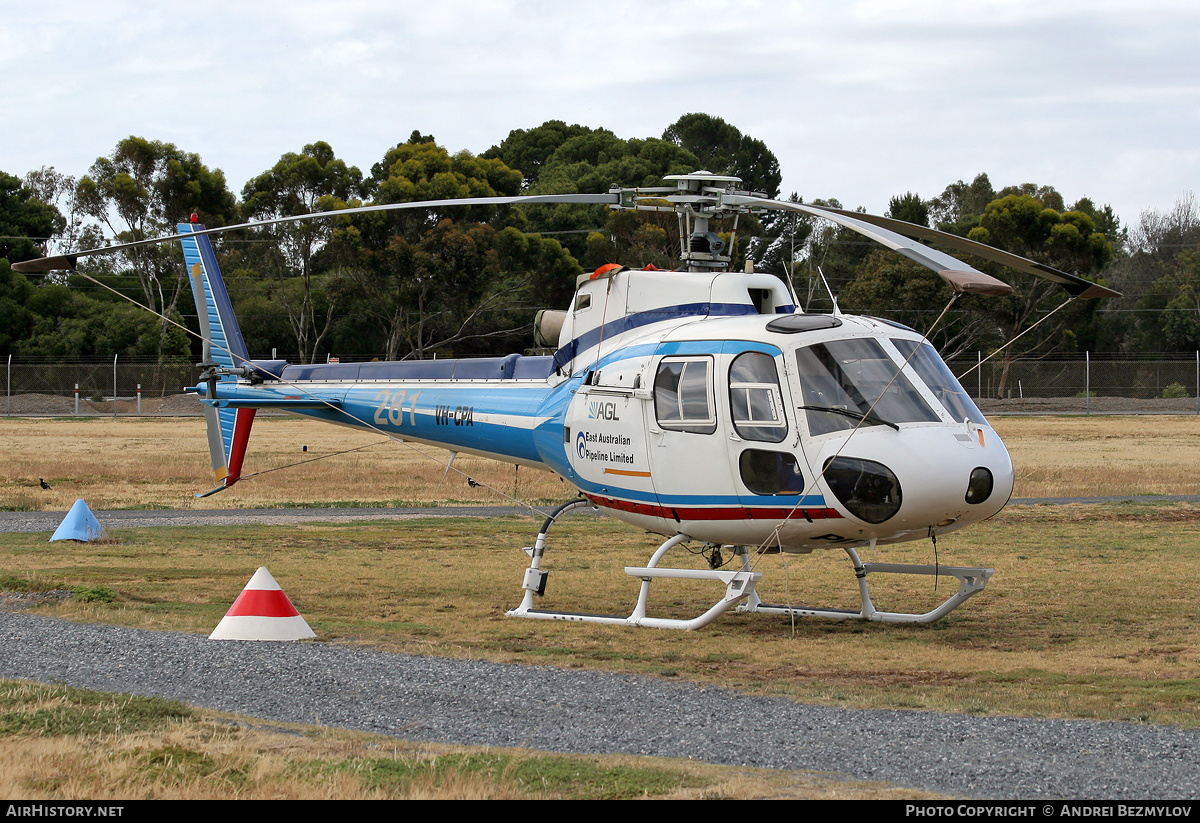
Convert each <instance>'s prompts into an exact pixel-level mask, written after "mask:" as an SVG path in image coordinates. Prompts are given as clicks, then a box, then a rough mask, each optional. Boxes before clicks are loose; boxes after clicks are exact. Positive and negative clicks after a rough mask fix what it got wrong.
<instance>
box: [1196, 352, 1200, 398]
mask: <svg viewBox="0 0 1200 823" xmlns="http://www.w3.org/2000/svg"><path fill="white" fill-rule="evenodd" d="M1196 414H1200V349H1197V350H1196Z"/></svg>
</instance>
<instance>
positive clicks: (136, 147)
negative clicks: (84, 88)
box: [77, 137, 237, 344]
mask: <svg viewBox="0 0 1200 823" xmlns="http://www.w3.org/2000/svg"><path fill="white" fill-rule="evenodd" d="M77 191H78V197H79V204H80V207H81V209H82V211H83V212H84V213H85V214H87V215H89V216H91V217H94V218H95V219H96V220H98V221H100V222H101V223H102V224H103V225H104V226H106V227H108V229H109V231H110V232H111V234H112V235H113V236H115V238H116V239H117V240H118V242H130V241H135V240H143V239H148V238H151V237H155V236H158V235H162V234H169V233H170V234H173V233H174V230H175V224H176V223H177V222H179V221H182V220H187V219H188V216H189V215H190V214H196V215H198V217H199V219H200V221H201V222H202V223H205V224H206V225H208V226H220V225H223V224H225V223H227V222H229V220H230V218H232V217H233V216H234V215H235V214H236V208H237V207H236V202H235V200H234V197H233V194H231V193H230V191H229V190H228V188H226V185H225V175H224V174H223V173H222V172H221V171H220V170H219V169H217V170H210V169H209V168H208V167H207V166H205V165H204V163H203V162H201V160H200V157H199V155H196V154H189V153H186V152H183V151H180V150H179V149H178V148H176V147H175V146H174V145H173V144H171V143H162V142H159V141H156V140H155V141H151V140H146V139H144V138H141V137H128V138H126V139H124V140H122V141H120V142H119V143H117V147H116V148H115V149H114V150H113V153H112V154H111V155H110V156H108V157H101V158H99V159H98V160H96V162H95V163H94V164H93V165H92V168H91V169H90V171H89V173H88V174H87V175H85V176H84V177H83V178H82V179H81V180H80V181H79V186H78V189H77ZM181 254H182V253H181V251H180V249H179V247H178V245H177V244H151V245H147V246H139V247H137V248H134V249H130V250H128V251H126V252H124V253H123V255H122V256H123V258H124V260H125V261H126V262H127V263H128V265H129V267H130V268H131V269H132V271H133V273H134V275H135V276H136V277H137V280H138V284H139V286H140V291H141V299H142V302H143V304H144V305H145V306H146V307H147V308H149V309H150V310H151V311H152V312H155V313H157V314H159V315H164V316H165V315H169V314H170V313H171V312H172V311H173V310H175V309H176V307H177V305H178V304H179V302H180V299H181V298H183V300H184V302H190V290H189V289H187V288H186V286H187V274H186V272H185V271H184V266H183V263H182V257H181ZM87 265H89V266H105V265H112V264H106V263H100V262H97V263H89V264H87ZM168 328H169V324H168V323H167V321H166V320H162V322H161V329H162V335H161V338H162V341H163V342H164V344H165V342H166V338H167V335H168Z"/></svg>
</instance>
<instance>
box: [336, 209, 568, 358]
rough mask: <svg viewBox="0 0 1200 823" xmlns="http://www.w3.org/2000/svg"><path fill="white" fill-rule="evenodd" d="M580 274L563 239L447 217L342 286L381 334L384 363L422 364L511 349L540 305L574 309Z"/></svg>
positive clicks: (394, 246)
mask: <svg viewBox="0 0 1200 823" xmlns="http://www.w3.org/2000/svg"><path fill="white" fill-rule="evenodd" d="M579 271H580V269H579V265H578V264H577V263H576V262H575V260H574V259H573V258H571V256H570V255H569V254H567V253H566V251H565V250H564V249H563V248H562V246H561V245H559V244H558V243H557V242H556V241H554V240H550V239H544V238H542V237H539V236H537V235H530V234H524V233H522V232H520V231H518V230H517V229H515V228H512V227H511V226H510V227H508V228H505V229H502V230H499V231H497V230H496V229H495V228H493V227H492V226H489V225H487V224H483V223H475V224H462V223H455V222H454V221H452V220H450V219H443V220H442V222H441V223H439V224H438V225H437V226H436V227H434V228H433V229H432V230H429V231H427V232H425V233H424V234H422V235H421V237H420V239H419V240H417V241H411V240H409V239H408V238H406V237H404V236H402V235H399V234H394V235H392V237H391V239H390V241H389V243H388V245H387V247H385V248H383V249H374V250H369V251H368V253H367V256H366V265H365V266H359V267H354V268H351V269H348V270H347V273H346V277H345V278H344V279H343V280H342V281H340V287H341V288H343V289H345V290H346V291H347V296H348V297H349V298H351V299H353V301H354V302H353V303H352V304H351V305H352V308H353V311H354V313H355V314H356V315H357V316H361V317H363V318H365V319H366V320H367V321H368V323H369V324H370V325H371V326H372V327H373V328H374V329H375V330H376V332H377V333H378V334H379V335H380V337H381V339H382V341H383V346H384V358H385V359H387V360H396V359H406V358H408V357H414V358H417V359H421V358H425V357H428V356H430V355H431V354H433V353H435V352H437V351H439V350H442V351H445V350H447V349H450V351H451V352H452V353H454V354H494V353H499V351H504V350H506V349H507V350H511V347H512V346H513V344H515V343H516V342H517V333H518V332H526V331H528V329H529V327H530V321H531V320H532V317H533V310H534V308H535V307H539V306H544V305H546V302H547V301H553V302H552V303H551V305H562V304H565V302H566V300H567V299H569V296H570V289H571V288H572V287H573V286H574V279H575V276H576V275H577V274H578V273H579ZM497 344H499V351H498V350H497ZM522 348H523V346H522Z"/></svg>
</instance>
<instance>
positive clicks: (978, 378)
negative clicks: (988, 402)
mask: <svg viewBox="0 0 1200 823" xmlns="http://www.w3.org/2000/svg"><path fill="white" fill-rule="evenodd" d="M975 359H976V362H975V383H976V385H977V386H978V388H977V389H976V390H975V398H976V399H977V400H982V399H983V352H982V351H977V352H975Z"/></svg>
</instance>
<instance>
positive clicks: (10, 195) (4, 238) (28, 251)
mask: <svg viewBox="0 0 1200 823" xmlns="http://www.w3.org/2000/svg"><path fill="white" fill-rule="evenodd" d="M64 225H65V221H64V220H63V217H62V215H61V214H59V213H58V209H56V208H54V206H53V205H51V204H50V203H48V202H46V201H44V200H42V199H40V198H38V196H37V195H36V193H35V192H34V191H32V190H31V189H30V188H29V187H28V186H26V185H24V184H23V183H22V182H21V180H20V178H17V177H13V176H12V175H11V174H5V173H4V172H0V258H4V259H6V260H8V261H9V262H10V263H19V262H20V261H22V260H31V259H33V258H35V257H41V256H42V251H41V249H40V248H39V246H40V245H41V244H43V243H45V242H46V241H47V240H49V239H50V238H51V237H52V236H54V235H55V234H58V233H59V232H60V231H62V229H63V226H64Z"/></svg>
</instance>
